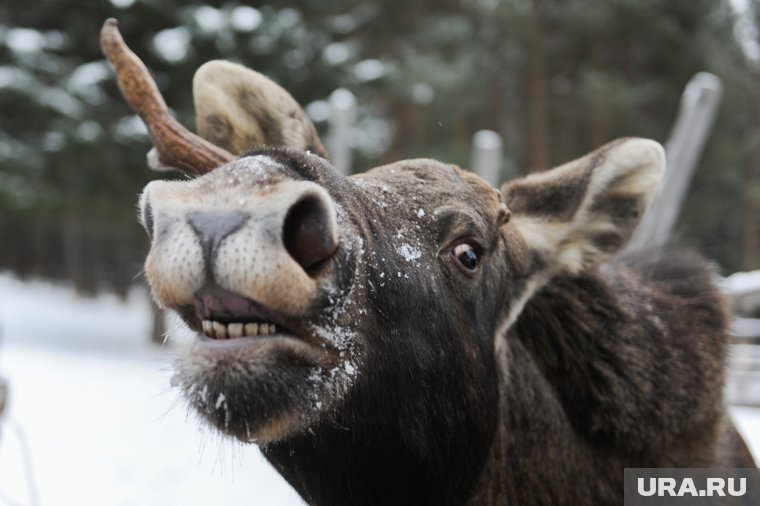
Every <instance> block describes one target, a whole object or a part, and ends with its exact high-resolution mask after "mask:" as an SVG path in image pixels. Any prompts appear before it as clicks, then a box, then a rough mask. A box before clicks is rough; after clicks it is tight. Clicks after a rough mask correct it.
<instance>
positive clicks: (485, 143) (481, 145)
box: [472, 130, 502, 188]
mask: <svg viewBox="0 0 760 506" xmlns="http://www.w3.org/2000/svg"><path fill="white" fill-rule="evenodd" d="M501 166H502V142H501V136H500V135H499V134H498V133H496V132H494V131H493V130H479V131H477V132H475V135H473V136H472V170H473V171H475V173H476V174H477V175H479V176H480V177H482V178H483V179H485V180H486V181H488V182H489V183H491V184H492V185H493V186H495V187H497V188H498V187H499V184H500V183H501Z"/></svg>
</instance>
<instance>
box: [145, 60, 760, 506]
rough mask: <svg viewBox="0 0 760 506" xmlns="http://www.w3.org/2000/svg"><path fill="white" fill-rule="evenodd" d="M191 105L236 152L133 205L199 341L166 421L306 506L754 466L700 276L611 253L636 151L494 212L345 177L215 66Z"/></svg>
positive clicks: (648, 151)
mask: <svg viewBox="0 0 760 506" xmlns="http://www.w3.org/2000/svg"><path fill="white" fill-rule="evenodd" d="M194 90H195V99H196V103H197V104H198V105H197V111H198V114H199V118H198V124H199V131H200V132H199V133H200V134H201V136H202V137H204V138H206V139H209V140H212V141H213V142H214V143H215V144H216V145H217V146H219V147H220V148H223V149H225V150H228V151H231V152H232V153H233V154H236V155H238V154H239V152H240V151H241V150H242V149H248V148H253V150H252V151H248V152H246V153H243V154H242V155H240V156H238V157H237V158H236V159H234V160H233V161H231V162H229V163H227V164H224V165H222V166H221V167H218V168H216V169H214V170H211V171H210V172H208V173H207V174H205V175H203V176H200V177H198V178H195V179H192V180H189V181H171V182H168V181H155V182H152V183H150V184H149V185H148V186H147V187H146V189H145V191H144V193H143V195H142V197H141V204H140V205H141V210H142V221H143V224H144V225H145V227H146V229H147V231H148V234H149V236H150V237H151V243H152V245H151V250H150V253H149V255H148V258H147V260H146V264H145V270H146V273H147V277H148V281H149V283H150V286H151V289H152V293H153V296H154V298H155V299H156V301H157V302H158V303H159V304H160V305H162V306H163V307H165V308H168V309H172V310H175V311H176V312H177V313H178V314H179V315H180V316H181V317H182V318H183V319H184V321H185V322H186V323H187V325H188V326H189V327H190V328H191V329H193V330H194V331H196V333H197V337H196V338H195V339H194V340H193V341H192V342H191V343H188V344H187V346H186V349H184V351H183V352H182V355H181V357H180V358H179V360H178V362H177V366H176V370H177V384H178V386H179V388H180V389H181V391H182V393H183V395H184V397H185V398H186V399H187V401H188V402H189V404H190V405H191V406H192V407H193V408H194V410H195V411H196V412H197V413H198V414H199V415H200V417H201V418H202V419H203V420H204V421H205V422H206V423H209V424H211V425H213V426H215V427H216V428H218V429H219V430H220V431H221V432H223V433H226V434H229V435H232V436H234V437H236V438H238V439H240V440H242V441H246V442H249V441H250V442H255V443H258V444H259V445H260V446H261V448H262V450H263V452H264V454H265V455H266V456H267V458H268V459H269V460H270V461H271V462H272V464H273V465H274V466H275V467H276V468H277V469H278V470H279V471H280V472H281V473H282V474H283V476H284V477H285V478H286V479H287V480H288V481H289V482H290V483H291V484H292V485H293V487H295V489H296V490H297V491H298V492H299V493H300V494H301V495H302V497H303V498H304V499H305V500H306V501H307V502H309V503H310V504H318V505H331V506H333V505H349V504H350V505H354V504H362V505H370V504H431V505H432V504H435V505H445V504H451V505H454V504H519V505H531V504H572V505H583V504H621V503H622V478H623V469H624V467H659V466H662V467H745V466H746V467H749V466H754V464H753V461H752V458H751V456H750V454H749V452H748V450H747V448H746V446H745V444H744V442H743V441H742V439H741V437H740V436H739V435H738V433H737V432H736V430H735V428H734V426H733V424H732V422H731V420H730V417H729V415H728V412H727V410H726V407H725V404H724V399H723V393H722V390H723V382H724V368H725V365H724V362H725V356H726V348H727V343H728V340H729V338H728V333H727V327H728V325H729V318H730V316H729V314H728V312H727V310H726V307H725V304H724V301H723V299H722V298H721V295H720V293H719V292H718V290H717V289H716V287H715V284H714V279H713V278H714V274H713V271H712V269H711V267H710V266H709V264H707V263H706V262H705V261H704V260H702V259H700V258H699V257H697V256H695V255H692V254H687V253H680V254H679V253H674V252H671V253H669V254H661V255H649V256H648V257H639V258H618V257H615V256H614V255H615V254H616V252H618V251H619V250H620V248H621V247H622V246H623V245H624V244H625V242H626V240H627V239H628V238H629V237H630V236H631V234H632V232H633V230H634V228H635V227H636V225H637V224H638V222H639V220H640V218H641V216H642V214H643V213H644V211H645V210H646V208H647V204H648V201H649V199H650V196H651V194H652V192H653V190H654V188H655V186H656V184H657V181H658V179H659V177H660V173H661V172H662V170H663V168H664V167H663V164H664V157H663V151H662V148H661V147H660V146H659V145H658V144H657V143H655V142H653V141H650V140H643V139H623V140H619V141H616V142H613V143H611V144H608V145H606V146H604V147H602V148H601V149H599V150H597V151H595V152H593V153H591V154H590V155H588V156H585V157H583V158H581V159H578V160H576V161H574V162H571V163H568V164H566V165H564V166H562V167H559V168H556V169H554V170H552V171H549V172H546V173H542V174H538V175H534V176H530V177H527V178H524V179H520V180H517V181H513V182H510V183H507V184H506V185H505V186H504V187H503V188H502V190H501V192H499V191H497V190H496V189H494V188H491V187H490V186H489V185H488V184H487V183H485V182H484V181H483V180H481V179H480V178H478V177H477V176H475V175H473V174H472V173H469V172H466V171H462V170H460V169H459V168H457V167H455V166H452V165H447V164H444V163H440V162H437V161H433V160H426V159H420V160H405V161H401V162H397V163H394V164H391V165H386V166H383V167H378V168H375V169H372V170H370V171H367V172H365V173H362V174H358V175H355V176H351V177H345V176H342V175H340V174H339V173H338V172H337V171H336V170H335V169H334V168H333V167H332V166H331V164H330V163H329V161H327V159H326V158H324V157H323V156H318V154H320V155H324V156H326V153H325V152H324V148H322V145H321V144H320V142H319V140H318V139H317V138H316V134H315V129H314V127H313V125H312V124H311V123H310V122H309V120H308V118H307V116H306V115H305V114H304V113H303V111H302V110H301V109H300V108H298V107H297V106H295V105H294V104H295V102H294V101H293V100H292V98H291V97H290V96H289V95H288V94H287V93H286V92H284V90H282V89H281V88H279V87H278V86H277V85H275V84H274V83H272V82H271V81H269V80H267V79H266V78H263V77H262V76H260V75H259V74H257V73H255V72H253V71H250V70H247V69H245V68H243V67H240V66H237V65H233V64H229V63H224V62H212V63H210V64H207V65H205V66H204V67H203V68H202V69H201V70H200V71H199V72H198V74H197V75H196V82H195V85H194ZM152 131H155V129H152ZM159 144H160V143H159V142H156V145H157V146H158V145H159ZM163 145H167V144H166V143H164V144H163ZM264 145H266V146H267V147H261V146H264ZM199 149H200V148H199ZM314 153H318V154H314ZM184 155H185V156H188V154H187V153H185V154H184ZM197 172H202V171H201V170H197Z"/></svg>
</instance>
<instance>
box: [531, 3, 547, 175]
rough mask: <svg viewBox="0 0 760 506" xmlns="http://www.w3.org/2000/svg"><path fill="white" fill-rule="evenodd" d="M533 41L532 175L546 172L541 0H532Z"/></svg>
mask: <svg viewBox="0 0 760 506" xmlns="http://www.w3.org/2000/svg"><path fill="white" fill-rule="evenodd" d="M532 18H533V40H532V44H531V57H530V63H529V66H530V70H529V73H530V90H529V96H530V149H531V152H530V164H531V166H532V170H533V171H542V170H546V169H548V168H549V96H548V86H547V82H546V61H545V51H544V19H543V0H533V15H532Z"/></svg>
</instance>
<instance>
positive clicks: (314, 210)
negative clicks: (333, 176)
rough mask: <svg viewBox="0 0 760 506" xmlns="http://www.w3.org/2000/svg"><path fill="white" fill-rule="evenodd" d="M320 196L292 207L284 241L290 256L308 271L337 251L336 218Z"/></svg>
mask: <svg viewBox="0 0 760 506" xmlns="http://www.w3.org/2000/svg"><path fill="white" fill-rule="evenodd" d="M328 206H329V203H327V202H325V201H324V199H323V198H321V197H320V196H319V195H307V196H305V197H303V198H301V199H300V200H299V201H298V202H296V203H295V204H293V206H291V208H290V209H289V210H288V214H287V216H286V217H285V223H284V225H283V228H282V240H283V243H284V244H285V249H286V250H287V251H288V253H289V254H290V256H292V257H293V259H294V260H295V261H296V262H298V264H299V265H300V266H301V267H303V269H304V270H305V271H307V272H308V271H310V270H313V269H314V268H315V267H317V266H319V264H321V263H322V262H324V261H325V260H327V259H328V258H330V257H331V256H332V255H333V253H335V250H336V249H337V248H338V237H337V233H336V230H335V228H336V227H335V218H334V216H333V214H332V213H331V211H332V208H331V207H328Z"/></svg>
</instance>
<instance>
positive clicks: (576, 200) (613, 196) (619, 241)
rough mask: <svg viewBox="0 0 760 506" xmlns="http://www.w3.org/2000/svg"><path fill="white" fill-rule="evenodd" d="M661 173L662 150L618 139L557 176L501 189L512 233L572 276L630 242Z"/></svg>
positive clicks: (540, 176)
mask: <svg viewBox="0 0 760 506" xmlns="http://www.w3.org/2000/svg"><path fill="white" fill-rule="evenodd" d="M664 168H665V152H664V150H663V148H662V146H661V145H660V144H659V143H657V142H655V141H651V140H647V139H636V138H627V139H620V140H617V141H614V142H611V143H609V144H606V145H605V146H603V147H601V148H600V149H598V150H596V151H594V152H593V153H591V154H589V155H586V156H584V157H583V158H580V159H578V160H575V161H573V162H570V163H567V164H565V165H562V166H560V167H557V168H556V169H553V170H550V171H547V172H543V173H540V174H534V175H531V176H528V177H526V178H523V179H518V180H516V181H513V182H510V183H507V184H505V185H504V186H503V187H502V193H503V194H504V197H505V200H506V202H507V205H508V206H509V208H510V210H511V211H512V220H511V221H510V224H511V225H509V226H515V227H516V228H517V229H518V230H519V231H520V232H521V233H522V235H523V236H524V237H525V240H526V241H527V242H528V244H529V246H530V247H531V248H532V249H534V250H537V252H538V253H539V254H541V255H542V256H543V257H544V258H546V259H550V262H549V263H550V264H551V265H552V266H554V267H556V268H558V269H559V270H563V271H566V272H572V273H577V272H579V271H581V270H583V269H587V268H591V267H593V266H595V265H597V264H599V263H601V262H603V261H604V260H606V259H607V258H609V257H610V256H611V255H613V254H614V253H615V252H616V251H618V250H619V249H620V248H621V247H622V246H623V245H624V244H625V242H626V241H627V240H628V239H629V238H630V237H631V235H632V234H633V231H634V229H635V228H636V226H637V225H638V223H639V221H640V220H641V217H642V216H643V214H644V211H645V210H646V209H647V206H648V205H649V202H650V200H651V197H652V194H653V192H654V190H655V188H656V186H657V183H658V181H659V180H660V176H661V174H662V172H663V170H664Z"/></svg>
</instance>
